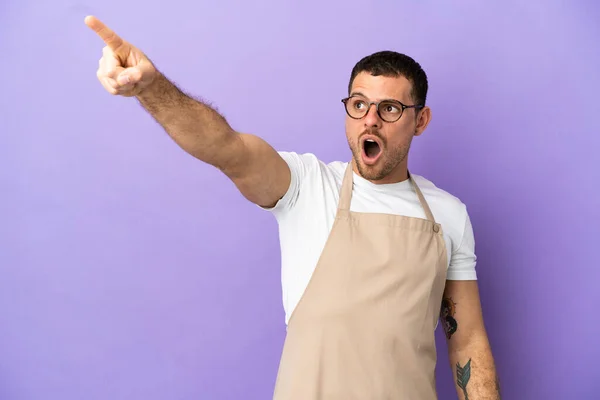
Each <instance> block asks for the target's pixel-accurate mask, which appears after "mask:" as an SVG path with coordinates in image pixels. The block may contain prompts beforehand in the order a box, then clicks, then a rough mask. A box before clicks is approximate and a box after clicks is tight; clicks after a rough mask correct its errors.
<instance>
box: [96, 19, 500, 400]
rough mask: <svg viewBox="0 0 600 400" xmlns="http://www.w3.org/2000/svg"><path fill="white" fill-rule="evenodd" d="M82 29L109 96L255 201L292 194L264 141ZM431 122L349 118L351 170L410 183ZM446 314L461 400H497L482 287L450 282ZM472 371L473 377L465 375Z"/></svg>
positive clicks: (378, 92)
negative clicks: (375, 145) (136, 107)
mask: <svg viewBox="0 0 600 400" xmlns="http://www.w3.org/2000/svg"><path fill="white" fill-rule="evenodd" d="M85 24H86V25H87V26H88V27H89V28H90V29H91V30H93V31H94V32H95V33H96V34H97V35H98V36H99V37H100V39H101V40H102V41H103V42H104V44H105V47H104V49H103V50H102V57H101V59H100V61H99V66H98V70H97V77H98V80H99V82H100V83H101V84H102V86H103V87H104V89H106V91H107V92H109V93H111V94H113V95H119V96H125V97H134V98H136V99H137V101H139V103H140V104H141V105H142V106H143V107H144V108H145V109H146V110H147V111H148V113H149V114H150V115H152V117H153V118H154V119H155V120H156V121H157V122H158V123H159V124H160V125H161V126H162V127H163V128H164V130H165V131H166V132H167V133H168V134H169V136H170V137H171V138H172V139H173V140H174V141H175V143H177V144H178V145H179V146H180V147H181V148H182V149H183V150H184V151H186V152H187V153H189V154H190V155H192V156H194V157H196V158H198V159H199V160H201V161H203V162H205V163H208V164H210V165H213V166H214V167H216V168H218V169H219V170H221V171H222V172H223V173H224V174H225V175H226V176H227V177H229V179H231V180H232V181H233V182H234V183H235V185H236V186H237V188H238V189H239V190H240V192H241V193H242V194H243V195H244V196H245V197H246V198H247V199H248V200H249V201H251V202H253V203H255V204H258V205H260V206H263V207H270V206H273V205H274V204H275V203H276V202H277V201H278V200H279V199H280V198H281V197H283V195H284V194H285V192H286V191H287V189H288V187H289V185H290V180H291V173H290V170H289V167H288V165H287V163H286V162H285V161H284V160H283V159H282V158H281V156H279V154H278V153H277V152H276V150H275V149H274V148H273V147H271V146H270V145H269V144H268V143H266V142H265V141H264V140H262V139H261V138H260V137H258V136H255V135H252V134H248V133H241V132H237V131H235V130H234V129H233V128H232V127H231V126H230V125H229V124H228V123H227V121H226V120H225V119H224V118H223V117H222V116H221V115H220V114H219V113H217V112H216V111H215V110H214V109H212V108H211V107H210V106H208V105H207V104H204V103H203V102H202V101H199V100H196V99H193V98H192V97H190V96H189V95H186V94H185V93H183V92H182V91H181V90H180V89H179V88H177V87H176V86H175V85H174V84H173V83H171V82H170V81H169V80H168V79H167V78H166V77H165V76H164V75H163V74H162V73H161V72H160V71H159V70H157V68H156V67H155V66H154V64H153V63H152V61H151V60H150V59H149V58H148V57H147V56H146V55H145V54H144V53H143V52H142V51H141V50H140V49H138V48H136V47H135V46H133V45H132V44H130V43H129V42H127V41H125V40H124V39H122V38H121V37H119V36H118V35H117V34H116V33H115V32H114V31H112V30H111V29H110V28H108V27H107V26H106V25H105V24H104V23H102V22H101V21H100V20H98V19H97V18H95V17H93V16H88V17H86V18H85ZM410 92H411V84H410V82H409V81H408V80H407V79H405V78H404V77H389V76H387V77H386V76H372V75H371V74H369V73H364V72H363V73H360V74H358V75H357V77H356V78H355V80H354V82H353V85H352V90H351V93H361V94H362V95H364V96H365V97H366V98H367V99H368V100H369V101H379V100H382V99H395V100H399V101H400V102H402V103H404V104H406V105H412V104H414V101H413V99H412V98H411V95H410ZM430 120H431V110H430V109H429V107H424V108H423V109H421V110H420V111H418V112H417V111H416V110H415V109H407V110H405V111H404V113H403V115H402V117H401V118H400V119H399V120H398V121H396V122H393V123H388V122H384V121H382V120H381V119H380V118H379V115H378V114H377V112H376V109H375V106H371V108H370V110H369V112H368V113H367V115H366V116H365V117H364V118H362V119H358V120H355V119H352V118H350V117H349V116H347V117H346V138H347V140H348V145H349V147H350V149H351V151H352V155H353V161H352V163H353V168H354V171H355V172H356V173H358V174H360V175H361V176H363V177H364V178H365V179H367V180H369V181H371V182H373V183H376V184H387V183H394V182H400V181H403V180H406V179H407V178H408V172H407V165H408V153H409V150H410V145H411V143H412V140H413V138H414V137H415V136H419V135H421V134H422V133H423V132H424V131H425V129H426V128H427V125H428V124H429V122H430ZM365 135H371V137H372V138H374V139H376V140H377V141H378V142H379V143H380V144H381V150H382V155H381V157H380V158H379V159H378V160H377V162H376V163H375V164H373V165H368V164H367V163H365V162H364V160H363V159H362V155H361V152H362V147H361V146H362V145H361V140H362V139H364V138H365ZM444 299H445V301H444V303H443V304H442V308H441V310H440V311H441V319H442V326H444V327H451V329H449V330H447V331H446V336H447V340H448V351H449V356H450V362H451V366H452V368H453V373H454V376H455V381H458V379H457V377H458V376H462V381H461V384H460V385H459V384H458V383H457V393H458V396H459V399H461V400H463V399H464V400H466V399H467V398H468V399H470V400H483V399H500V393H499V387H498V379H497V375H496V371H495V366H494V360H493V357H492V353H491V349H490V344H489V341H488V337H487V334H486V330H485V327H484V323H483V318H482V314H481V305H480V298H479V292H478V288H477V281H447V282H446V288H445V291H444ZM465 368H470V370H469V371H470V374H468V379H465V377H466V376H467V374H465V372H466V369H465Z"/></svg>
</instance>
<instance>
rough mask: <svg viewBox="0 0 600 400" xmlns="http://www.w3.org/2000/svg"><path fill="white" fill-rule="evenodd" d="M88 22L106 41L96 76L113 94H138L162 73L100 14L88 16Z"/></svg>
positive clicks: (86, 21)
mask: <svg viewBox="0 0 600 400" xmlns="http://www.w3.org/2000/svg"><path fill="white" fill-rule="evenodd" d="M85 24H86V25H87V26H88V27H90V28H91V29H92V30H93V31H94V32H96V33H97V34H98V36H100V38H101V39H102V40H103V41H104V44H105V46H104V49H103V50H102V58H100V62H99V66H98V71H97V73H96V75H97V76H98V80H99V81H100V83H101V84H102V86H104V88H105V89H106V90H107V91H108V92H109V93H111V94H114V95H121V96H126V97H131V96H137V95H139V94H140V93H141V92H142V91H143V90H144V89H145V88H147V87H148V86H149V85H150V84H152V82H154V80H155V79H156V76H157V75H158V72H157V70H156V68H155V67H154V65H152V62H151V61H150V60H149V59H148V57H146V56H145V55H144V53H142V52H141V51H140V50H139V49H137V48H135V47H134V46H132V45H131V44H129V43H127V42H126V41H124V40H123V39H121V38H120V37H119V36H117V34H116V33H115V32H113V31H112V30H111V29H110V28H108V27H107V26H106V25H104V24H103V23H102V22H101V21H100V20H99V19H97V18H96V17H93V16H88V17H86V18H85Z"/></svg>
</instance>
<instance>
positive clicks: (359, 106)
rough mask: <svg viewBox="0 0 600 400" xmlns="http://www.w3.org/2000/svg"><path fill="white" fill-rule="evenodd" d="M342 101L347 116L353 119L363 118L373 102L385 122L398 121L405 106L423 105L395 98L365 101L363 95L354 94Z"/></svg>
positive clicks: (418, 107)
mask: <svg viewBox="0 0 600 400" xmlns="http://www.w3.org/2000/svg"><path fill="white" fill-rule="evenodd" d="M342 103H344V106H345V108H346V113H347V114H348V116H349V117H350V118H354V119H361V118H363V117H364V116H365V115H367V113H368V112H369V110H370V109H371V106H372V105H373V104H374V105H375V109H376V110H377V114H378V115H379V117H380V118H381V119H382V120H384V121H385V122H396V121H398V120H399V119H400V117H402V114H403V113H404V110H405V109H407V108H415V109H417V110H418V109H421V108H423V105H420V104H414V105H411V106H407V105H404V104H402V103H400V102H399V101H397V100H381V101H367V100H366V99H365V98H364V97H362V96H356V95H354V96H350V97H346V98H345V99H342Z"/></svg>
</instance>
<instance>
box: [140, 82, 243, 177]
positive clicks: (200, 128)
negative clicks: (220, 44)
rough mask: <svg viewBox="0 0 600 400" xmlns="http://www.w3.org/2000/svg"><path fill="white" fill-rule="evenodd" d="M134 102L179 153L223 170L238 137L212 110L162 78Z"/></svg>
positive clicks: (221, 117) (223, 119)
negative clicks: (145, 112) (181, 151)
mask: <svg viewBox="0 0 600 400" xmlns="http://www.w3.org/2000/svg"><path fill="white" fill-rule="evenodd" d="M137 99H138V101H139V102H140V104H141V105H142V106H143V107H144V108H145V109H146V110H147V111H148V112H149V113H150V115H152V117H153V118H154V119H155V120H156V121H157V122H158V123H159V124H160V125H161V126H162V127H163V128H164V130H165V131H166V132H167V133H168V134H169V136H170V137H171V138H172V139H173V140H174V141H175V142H176V143H177V144H178V145H179V146H180V147H181V148H182V149H183V150H185V151H186V152H188V153H189V154H191V155H192V156H194V157H196V158H198V159H200V160H202V161H204V162H206V163H208V164H211V165H214V166H216V167H218V168H220V169H225V168H226V166H227V163H228V162H229V161H230V160H231V158H232V154H231V153H232V152H231V151H229V150H230V149H231V147H232V146H233V145H235V144H236V142H237V141H238V140H237V139H238V133H237V132H235V131H234V130H233V129H232V128H231V127H230V125H229V124H228V123H227V121H226V120H225V118H223V116H221V115H220V114H219V113H218V112H217V111H216V110H214V109H213V108H211V107H210V106H209V105H207V104H204V103H203V102H201V101H198V100H195V99H193V98H192V97H190V96H188V95H187V94H185V93H184V92H183V91H181V90H180V89H179V88H178V87H177V86H176V85H174V84H173V83H171V82H170V81H169V80H168V79H167V78H166V77H165V76H164V75H162V74H158V75H157V77H156V78H155V80H154V81H153V82H152V84H151V85H150V86H148V87H147V88H146V89H144V90H143V91H142V92H141V93H140V94H139V95H138V96H137Z"/></svg>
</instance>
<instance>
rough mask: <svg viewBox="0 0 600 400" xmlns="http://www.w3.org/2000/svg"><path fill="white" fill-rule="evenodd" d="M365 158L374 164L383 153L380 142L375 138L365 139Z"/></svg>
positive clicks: (367, 161)
mask: <svg viewBox="0 0 600 400" xmlns="http://www.w3.org/2000/svg"><path fill="white" fill-rule="evenodd" d="M362 147H363V159H364V161H365V162H366V163H368V164H372V163H375V161H377V159H378V158H379V156H380V155H381V146H380V145H379V142H377V141H375V140H373V139H366V140H364V141H363V145H362Z"/></svg>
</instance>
